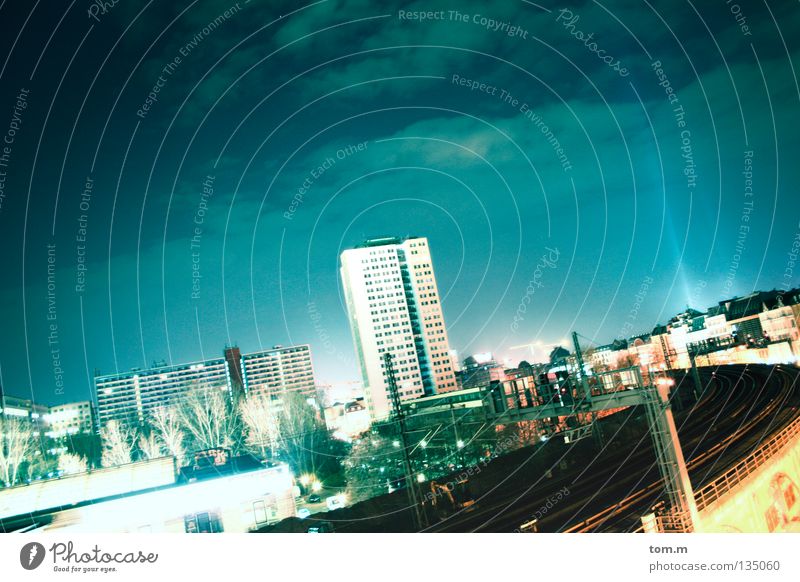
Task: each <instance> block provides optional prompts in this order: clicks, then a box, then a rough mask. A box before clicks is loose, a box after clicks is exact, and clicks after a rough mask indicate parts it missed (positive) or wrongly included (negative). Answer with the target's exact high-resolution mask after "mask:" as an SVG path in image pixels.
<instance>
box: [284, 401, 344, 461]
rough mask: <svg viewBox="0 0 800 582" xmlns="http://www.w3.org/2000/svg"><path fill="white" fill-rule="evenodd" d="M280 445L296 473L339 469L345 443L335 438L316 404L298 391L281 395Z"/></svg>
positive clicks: (285, 457)
mask: <svg viewBox="0 0 800 582" xmlns="http://www.w3.org/2000/svg"><path fill="white" fill-rule="evenodd" d="M279 419H280V422H279V437H278V442H279V447H280V454H281V456H282V457H283V458H284V459H286V461H287V462H288V463H289V465H290V466H291V467H292V469H293V470H294V471H295V473H296V474H303V473H314V474H316V475H318V476H319V475H321V474H322V473H325V472H335V471H336V470H338V468H339V456H340V454H339V453H340V451H339V450H338V449H340V448H341V446H342V445H341V443H340V442H338V441H334V439H332V438H331V435H330V432H329V431H328V429H327V427H326V426H325V423H324V421H323V420H322V419H321V418H320V415H319V414H318V411H317V409H316V407H314V406H313V405H312V404H310V403H309V402H308V400H307V399H306V397H304V396H303V395H302V394H299V393H297V392H289V393H284V394H282V396H281V412H280V415H279Z"/></svg>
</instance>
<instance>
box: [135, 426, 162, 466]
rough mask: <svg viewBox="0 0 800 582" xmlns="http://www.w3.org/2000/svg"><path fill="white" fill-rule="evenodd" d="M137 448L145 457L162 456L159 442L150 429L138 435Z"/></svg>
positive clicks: (156, 457)
mask: <svg viewBox="0 0 800 582" xmlns="http://www.w3.org/2000/svg"><path fill="white" fill-rule="evenodd" d="M139 450H140V451H141V452H142V455H144V457H145V458H147V459H158V458H159V457H161V456H163V454H162V452H161V443H160V442H159V441H158V438H157V437H156V434H155V433H154V432H153V431H152V430H151V431H150V432H149V433H147V434H146V435H140V436H139Z"/></svg>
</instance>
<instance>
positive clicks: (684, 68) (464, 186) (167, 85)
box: [0, 0, 800, 404]
mask: <svg viewBox="0 0 800 582" xmlns="http://www.w3.org/2000/svg"><path fill="white" fill-rule="evenodd" d="M101 4H102V3H92V2H88V1H87V0H74V1H73V2H71V3H70V2H63V3H60V2H41V1H37V2H31V1H22V0H0V30H1V31H2V34H0V45H2V52H0V89H1V90H0V139H3V140H4V141H3V143H0V245H2V246H1V247H0V248H2V252H3V259H4V260H3V267H2V276H0V305H1V306H2V307H1V309H2V333H1V334H0V369H1V370H2V385H3V387H4V389H5V391H6V393H7V394H13V395H17V396H25V397H31V396H33V397H34V398H35V399H36V400H37V401H41V402H43V403H47V404H51V403H57V402H64V401H69V400H79V399H81V400H85V399H88V398H89V397H90V395H91V392H92V378H93V374H94V371H95V370H100V371H102V372H103V373H112V372H115V371H117V370H119V371H124V370H128V369H130V368H131V367H134V366H142V367H143V366H149V365H151V364H152V363H153V362H154V361H161V360H164V361H167V362H174V363H180V362H187V361H193V360H197V359H201V358H208V357H217V356H220V355H221V353H222V349H223V347H224V346H225V345H226V344H238V345H239V346H240V347H241V349H242V351H243V352H249V351H255V350H258V349H262V348H268V347H272V346H273V345H276V344H283V345H287V344H292V343H310V344H311V346H312V350H313V355H314V360H315V368H316V375H317V379H318V381H320V382H327V381H343V380H351V379H357V377H358V372H357V368H356V366H355V362H354V352H353V347H352V341H351V337H350V330H349V327H348V323H347V317H346V313H345V310H344V306H343V301H342V292H341V283H340V281H339V274H338V256H339V253H340V252H341V251H342V249H344V248H347V247H350V246H353V245H355V244H358V243H359V242H361V241H363V240H364V239H365V238H369V237H376V236H386V235H398V236H406V235H416V236H426V237H428V238H429V240H430V244H431V249H432V252H433V258H434V267H435V269H436V274H437V277H438V282H439V287H440V290H441V292H442V296H443V297H442V303H443V307H444V313H445V320H446V324H447V326H448V332H449V336H450V342H451V347H452V348H454V349H457V350H458V351H459V353H461V354H462V355H463V356H466V355H468V354H469V353H472V352H482V351H493V352H495V353H496V354H497V355H498V357H512V358H514V360H515V361H516V360H518V359H520V358H525V357H529V356H530V352H526V351H525V350H524V349H513V350H512V349H511V347H512V346H516V345H520V344H527V343H529V342H533V341H541V342H543V343H544V344H550V343H553V342H558V341H560V340H561V339H562V338H564V337H567V336H568V335H569V333H570V332H571V331H572V330H573V329H577V330H578V331H579V332H580V333H581V334H582V335H583V336H585V337H587V338H590V339H593V340H595V342H597V343H606V342H610V341H611V340H613V339H614V338H615V337H618V336H620V335H631V334H634V333H640V332H647V331H650V330H651V329H652V327H653V326H654V325H655V324H657V323H663V322H665V321H666V320H667V319H669V317H671V316H672V315H673V314H675V313H676V312H677V311H679V310H681V309H684V308H685V307H686V306H687V305H690V306H693V307H696V308H703V309H704V308H707V307H708V306H710V305H712V304H714V303H716V302H717V301H719V300H720V299H722V298H725V297H728V296H733V295H744V294H747V293H749V292H751V291H752V290H754V289H772V288H777V287H782V286H783V287H785V286H789V285H791V286H796V285H797V284H798V280H797V279H798V278H797V273H798V272H800V268H798V269H795V268H794V267H793V264H792V263H791V262H790V261H791V258H790V253H791V252H792V249H793V244H794V245H796V244H797V243H795V239H796V237H797V236H798V233H800V226H799V225H798V219H800V201H799V200H798V196H797V184H798V177H799V176H798V172H799V171H800V168H799V167H798V166H799V164H798V159H799V157H798V154H799V153H800V149H799V148H798V145H800V138H799V137H798V133H799V131H798V130H800V124H799V123H798V119H800V117H798V110H799V108H798V104H799V102H800V90H799V89H798V80H797V63H798V59H800V55H798V51H800V39H799V38H798V34H797V31H798V30H800V10H798V4H797V2H794V1H785V2H775V1H769V2H766V3H762V2H742V3H741V5H737V4H735V3H733V2H725V1H724V0H714V1H706V2H698V1H697V0H695V1H694V2H691V1H689V0H687V1H685V2H683V1H679V2H676V1H674V0H669V1H666V0H665V1H659V2H648V1H647V0H641V1H632V0H625V1H618V2H610V1H609V2H605V1H604V2H602V3H601V2H583V3H560V4H553V3H549V2H543V3H541V4H537V3H533V2H527V1H523V0H519V1H517V0H505V1H503V2H492V3H490V2H475V1H464V0H461V1H458V2H446V1H442V2H416V3H386V2H375V1H371V2H368V1H366V0H358V1H346V2H345V1H339V0H327V1H325V0H322V1H319V2H313V3H310V4H302V3H301V2H277V1H274V0H269V1H267V0H264V1H261V0H251V1H250V2H245V1H244V0H242V1H240V2H239V3H230V4H228V3H225V2H210V1H202V0H197V1H194V2H187V1H186V0H177V1H170V2H167V1H162V0H152V1H151V2H148V3H144V2H130V1H128V0H118V2H117V3H116V5H114V4H113V2H107V3H106V5H105V7H104V8H101V7H100V6H101ZM421 10H426V11H430V12H429V13H427V14H425V15H424V16H425V18H424V19H423V18H421V16H422V15H420V14H419V11H421ZM9 139H10V140H11V143H9V142H8V140H9ZM3 148H5V149H3ZM794 248H795V250H796V248H797V247H796V246H795V247H794ZM48 268H49V269H50V274H49V280H48ZM544 349H549V348H544Z"/></svg>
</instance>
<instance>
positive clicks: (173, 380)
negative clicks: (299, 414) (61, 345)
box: [95, 345, 314, 426]
mask: <svg viewBox="0 0 800 582" xmlns="http://www.w3.org/2000/svg"><path fill="white" fill-rule="evenodd" d="M95 388H96V391H97V421H98V424H99V425H100V426H105V425H106V423H108V421H110V420H118V421H122V422H125V423H133V424H137V423H142V422H144V420H145V419H146V418H147V417H148V415H149V414H150V413H151V412H152V411H153V410H155V409H156V408H160V407H163V406H167V405H169V404H171V403H175V402H177V401H179V400H180V398H182V397H183V396H184V395H185V394H186V393H187V391H189V390H192V389H201V390H220V391H224V392H225V393H226V394H227V396H228V397H229V398H231V399H233V398H234V397H236V396H240V395H247V394H270V395H273V396H276V395H279V394H281V393H285V392H299V393H301V394H303V395H304V396H308V397H313V396H314V371H313V367H312V364H311V348H310V347H309V346H308V345H301V346H289V347H279V346H278V347H275V348H273V349H271V350H265V351H260V352H255V353H251V354H244V355H240V353H239V350H238V348H226V350H225V356H224V357H222V358H216V359H211V360H203V361H200V362H191V363H188V364H177V365H172V366H155V367H153V368H148V369H146V370H142V369H134V370H131V371H130V372H124V373H120V374H110V375H105V376H97V377H96V378H95Z"/></svg>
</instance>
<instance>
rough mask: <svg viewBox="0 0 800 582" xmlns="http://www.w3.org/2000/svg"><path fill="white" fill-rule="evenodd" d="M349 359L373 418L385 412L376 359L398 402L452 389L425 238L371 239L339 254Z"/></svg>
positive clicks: (384, 386) (383, 388) (453, 381)
mask: <svg viewBox="0 0 800 582" xmlns="http://www.w3.org/2000/svg"><path fill="white" fill-rule="evenodd" d="M341 262H342V267H341V275H342V283H343V286H344V293H345V299H346V301H347V310H348V313H349V315H350V326H351V330H352V332H353V341H354V343H355V350H356V356H357V358H358V361H359V365H360V368H361V376H362V380H363V382H364V392H365V394H366V397H367V403H368V405H369V410H370V415H371V417H372V418H373V420H382V419H385V418H387V417H388V416H389V414H390V413H391V397H390V395H389V393H388V389H387V383H386V378H385V374H384V365H383V356H384V353H386V352H387V351H388V352H390V353H391V354H392V355H393V356H394V358H393V365H394V372H395V380H396V382H397V385H398V390H399V392H400V398H401V399H402V400H408V399H413V398H419V397H421V396H425V395H430V394H439V393H442V392H447V391H450V390H455V389H456V379H455V374H454V372H453V367H452V363H451V360H450V347H449V342H448V339H447V331H446V329H445V325H444V317H443V315H442V306H441V303H440V300H439V290H438V289H437V286H436V277H435V275H434V271H433V264H432V262H431V254H430V249H429V247H428V240H427V239H426V238H409V239H406V240H400V239H396V238H389V239H376V240H371V241H367V242H366V243H365V244H364V245H363V246H360V247H358V248H355V249H349V250H346V251H344V252H343V253H342V256H341Z"/></svg>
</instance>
